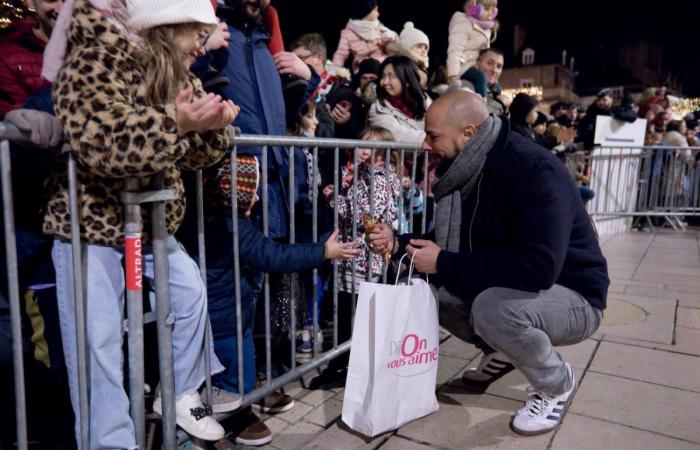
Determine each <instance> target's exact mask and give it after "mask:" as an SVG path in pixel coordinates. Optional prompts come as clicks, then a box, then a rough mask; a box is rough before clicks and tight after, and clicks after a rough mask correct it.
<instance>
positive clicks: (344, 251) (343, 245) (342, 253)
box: [323, 230, 362, 259]
mask: <svg viewBox="0 0 700 450" xmlns="http://www.w3.org/2000/svg"><path fill="white" fill-rule="evenodd" d="M338 233H339V230H335V231H334V232H333V234H331V237H329V238H328V240H327V241H326V243H325V244H323V247H324V249H325V252H324V256H325V258H326V259H353V258H356V257H358V256H360V254H362V249H361V248H360V247H359V246H358V244H357V242H338Z"/></svg>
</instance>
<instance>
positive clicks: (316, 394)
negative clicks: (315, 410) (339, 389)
mask: <svg viewBox="0 0 700 450" xmlns="http://www.w3.org/2000/svg"><path fill="white" fill-rule="evenodd" d="M307 392H308V394H306V395H305V396H303V397H302V398H301V401H302V402H304V403H306V404H307V405H311V406H314V407H316V406H318V405H320V404H321V403H323V402H325V401H326V400H328V399H329V398H331V397H333V396H334V395H335V392H333V391H324V390H323V389H316V390H313V391H307Z"/></svg>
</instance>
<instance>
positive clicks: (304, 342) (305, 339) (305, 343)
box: [297, 327, 314, 354]
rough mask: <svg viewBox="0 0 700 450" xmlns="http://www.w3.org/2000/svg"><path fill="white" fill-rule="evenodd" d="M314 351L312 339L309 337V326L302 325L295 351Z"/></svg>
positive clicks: (306, 352)
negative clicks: (299, 341)
mask: <svg viewBox="0 0 700 450" xmlns="http://www.w3.org/2000/svg"><path fill="white" fill-rule="evenodd" d="M313 351H314V341H313V339H311V331H310V330H309V327H304V329H303V330H301V345H299V346H298V347H297V353H305V354H309V353H312V352H313Z"/></svg>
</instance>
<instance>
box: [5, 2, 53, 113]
mask: <svg viewBox="0 0 700 450" xmlns="http://www.w3.org/2000/svg"><path fill="white" fill-rule="evenodd" d="M28 3H29V6H30V7H31V8H33V9H34V10H35V11H36V15H35V16H28V17H25V18H24V19H21V20H17V21H15V22H13V23H12V24H11V25H10V26H9V27H8V28H7V29H5V30H4V31H2V34H0V119H3V118H4V117H5V114H7V113H8V111H11V110H13V109H18V108H21V107H22V105H23V104H24V102H25V100H27V98H28V97H29V96H30V95H32V94H34V93H35V92H37V91H38V90H39V89H41V88H43V87H46V86H48V85H49V82H48V81H47V80H45V79H44V78H42V77H41V65H42V62H43V60H44V47H46V43H47V42H48V40H49V36H50V35H51V29H52V27H53V25H54V24H55V23H56V18H57V17H58V13H59V12H60V11H61V7H62V6H63V0H28Z"/></svg>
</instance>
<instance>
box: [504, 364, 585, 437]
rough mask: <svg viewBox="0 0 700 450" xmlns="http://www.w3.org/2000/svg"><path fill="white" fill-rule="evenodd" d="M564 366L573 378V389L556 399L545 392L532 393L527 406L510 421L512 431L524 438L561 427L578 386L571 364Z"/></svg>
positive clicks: (526, 403)
mask: <svg viewBox="0 0 700 450" xmlns="http://www.w3.org/2000/svg"><path fill="white" fill-rule="evenodd" d="M564 364H566V370H567V371H568V372H569V376H570V377H571V381H572V383H571V389H569V390H568V391H566V392H564V393H563V394H561V395H557V396H554V397H553V396H551V395H548V394H545V393H544V392H539V391H533V392H531V393H530V396H529V397H528V399H527V401H526V402H525V406H524V407H523V408H521V409H519V410H518V411H517V412H516V413H515V416H513V419H512V420H511V421H510V429H511V430H513V431H515V432H516V433H518V434H522V435H524V436H535V435H538V434H544V433H548V432H550V431H552V430H553V429H555V428H556V427H558V426H559V424H560V423H561V418H562V415H563V414H564V410H565V409H566V405H567V403H568V402H569V397H571V393H572V392H573V391H574V387H575V386H576V380H575V379H574V373H573V372H572V370H571V366H570V365H569V363H564Z"/></svg>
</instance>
